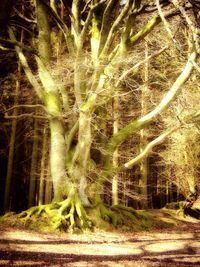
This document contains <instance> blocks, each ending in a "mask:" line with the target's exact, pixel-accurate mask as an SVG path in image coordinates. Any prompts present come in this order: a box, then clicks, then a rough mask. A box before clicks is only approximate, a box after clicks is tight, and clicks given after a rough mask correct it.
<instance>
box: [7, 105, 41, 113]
mask: <svg viewBox="0 0 200 267" xmlns="http://www.w3.org/2000/svg"><path fill="white" fill-rule="evenodd" d="M38 107H39V108H42V109H44V110H46V109H45V107H44V106H43V105H40V104H36V105H15V106H13V107H11V108H8V109H6V110H5V111H6V112H8V111H11V110H13V109H16V108H38Z"/></svg>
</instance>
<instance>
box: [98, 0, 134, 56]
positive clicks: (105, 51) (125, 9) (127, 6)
mask: <svg viewBox="0 0 200 267" xmlns="http://www.w3.org/2000/svg"><path fill="white" fill-rule="evenodd" d="M131 4H132V0H127V2H126V4H125V6H124V7H123V9H122V11H121V12H120V14H119V16H118V17H117V18H116V20H115V21H114V23H113V25H112V27H111V29H110V31H109V33H108V36H107V39H106V43H105V45H104V47H103V49H102V52H101V55H100V57H102V58H104V57H106V56H107V54H108V51H109V49H110V45H111V43H112V41H113V33H114V32H115V30H116V29H117V27H118V26H119V24H120V23H121V21H122V20H123V18H124V17H125V16H126V15H127V13H128V11H129V9H130V7H131Z"/></svg>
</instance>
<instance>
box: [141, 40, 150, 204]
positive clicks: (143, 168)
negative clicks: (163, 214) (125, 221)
mask: <svg viewBox="0 0 200 267" xmlns="http://www.w3.org/2000/svg"><path fill="white" fill-rule="evenodd" d="M147 58H148V43H147V42H145V59H147ZM148 76H149V66H148V61H147V62H146V64H145V68H144V86H143V87H142V92H141V115H142V116H144V115H145V114H146V113H147V103H148V98H149V96H148ZM146 144H147V129H141V130H140V153H142V151H143V149H144V148H145V147H146ZM140 174H141V177H140V180H139V187H140V193H141V195H142V200H141V208H144V209H145V208H147V206H148V192H147V186H148V185H147V183H148V181H147V177H148V163H147V157H145V158H144V159H143V160H142V161H141V163H140Z"/></svg>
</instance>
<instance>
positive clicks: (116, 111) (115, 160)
mask: <svg viewBox="0 0 200 267" xmlns="http://www.w3.org/2000/svg"><path fill="white" fill-rule="evenodd" d="M113 119H114V122H113V134H116V133H117V132H118V130H119V96H118V94H117V93H116V95H115V96H114V99H113ZM118 158H119V151H118V148H116V149H115V151H114V153H113V168H114V170H115V169H116V168H117V167H118ZM118 183H119V176H118V174H117V173H115V175H114V177H113V181H112V205H118V204H119V198H118V190H119V188H118V186H119V185H118Z"/></svg>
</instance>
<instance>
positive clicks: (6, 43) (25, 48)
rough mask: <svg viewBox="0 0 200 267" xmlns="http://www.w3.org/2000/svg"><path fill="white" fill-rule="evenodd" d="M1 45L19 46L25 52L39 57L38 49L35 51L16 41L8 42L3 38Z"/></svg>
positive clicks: (0, 41)
mask: <svg viewBox="0 0 200 267" xmlns="http://www.w3.org/2000/svg"><path fill="white" fill-rule="evenodd" d="M0 43H3V44H5V45H13V46H18V47H20V48H21V49H23V50H26V51H28V52H31V53H33V54H35V55H38V53H37V50H36V49H34V48H32V47H30V46H27V45H24V44H22V43H20V42H18V41H16V40H6V39H3V38H0Z"/></svg>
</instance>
